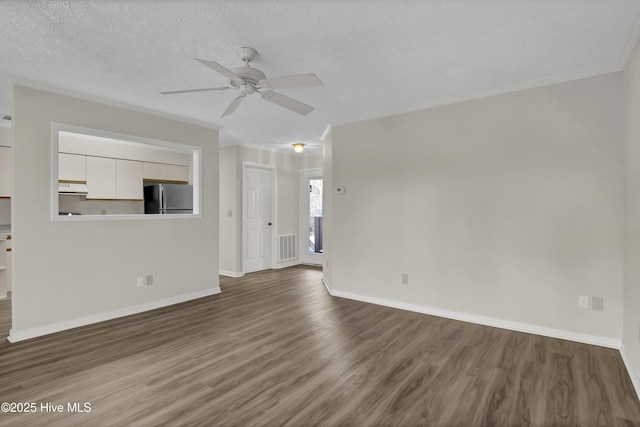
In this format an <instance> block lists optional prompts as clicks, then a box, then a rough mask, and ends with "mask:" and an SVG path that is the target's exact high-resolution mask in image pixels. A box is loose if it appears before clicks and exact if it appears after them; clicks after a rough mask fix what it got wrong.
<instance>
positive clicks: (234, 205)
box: [220, 145, 322, 274]
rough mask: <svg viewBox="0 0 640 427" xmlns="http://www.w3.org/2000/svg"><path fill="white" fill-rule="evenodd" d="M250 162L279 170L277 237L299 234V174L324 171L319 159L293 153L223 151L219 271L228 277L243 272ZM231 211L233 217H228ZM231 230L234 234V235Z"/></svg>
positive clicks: (242, 149) (251, 149)
mask: <svg viewBox="0 0 640 427" xmlns="http://www.w3.org/2000/svg"><path fill="white" fill-rule="evenodd" d="M243 162H250V163H254V164H260V165H265V166H275V168H276V188H277V190H276V194H277V201H276V211H277V218H276V221H275V223H274V225H275V230H276V236H277V235H280V234H296V235H298V234H299V229H300V226H299V224H300V218H299V215H300V170H301V169H313V168H321V167H322V157H321V156H320V155H300V154H295V153H293V150H292V152H291V153H287V152H282V151H274V150H267V149H261V148H254V147H248V146H242V145H238V146H233V147H224V148H221V150H220V179H221V181H220V185H221V189H220V215H221V216H220V218H221V222H220V228H221V229H222V228H223V227H224V228H225V230H224V231H221V233H220V253H221V259H220V269H221V271H223V272H225V273H232V274H240V273H241V272H242V246H241V242H242V236H241V227H242V218H241V215H242V163H243ZM234 174H235V176H234ZM229 209H232V210H233V217H228V216H226V215H227V212H228V210H229ZM230 230H233V231H234V232H235V233H234V234H232V233H231V231H230Z"/></svg>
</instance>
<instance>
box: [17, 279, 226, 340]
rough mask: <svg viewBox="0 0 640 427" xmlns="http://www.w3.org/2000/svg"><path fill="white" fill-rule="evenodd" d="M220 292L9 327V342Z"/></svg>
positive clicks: (207, 292)
mask: <svg viewBox="0 0 640 427" xmlns="http://www.w3.org/2000/svg"><path fill="white" fill-rule="evenodd" d="M219 293H220V288H219V287H215V288H212V289H205V290H203V291H197V292H191V293H188V294H184V295H178V296H175V297H171V298H165V299H161V300H158V301H152V302H148V303H144V304H138V305H133V306H130V307H124V308H119V309H117V310H112V311H106V312H103V313H98V314H92V315H89V316H84V317H78V318H76V319H70V320H65V321H63V322H57V323H52V324H50V325H46V326H38V327H36V328H29V329H25V330H22V331H16V330H15V329H11V330H10V331H9V337H8V338H7V340H8V341H9V342H12V343H14V342H18V341H24V340H28V339H31V338H36V337H40V336H43V335H49V334H53V333H56V332H61V331H66V330H68V329H73V328H79V327H81V326H87V325H91V324H94V323H99V322H104V321H106V320H111V319H116V318H118V317H124V316H130V315H132V314H138V313H142V312H145V311H149V310H155V309H156V308H162V307H166V306H169V305H174V304H179V303H181V302H185V301H190V300H194V299H198V298H202V297H208V296H211V295H216V294H219Z"/></svg>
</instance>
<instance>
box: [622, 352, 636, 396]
mask: <svg viewBox="0 0 640 427" xmlns="http://www.w3.org/2000/svg"><path fill="white" fill-rule="evenodd" d="M620 356H621V357H622V361H623V362H624V366H625V367H626V368H627V373H628V374H629V378H631V383H632V384H633V388H635V389H636V398H638V399H640V376H639V375H638V372H637V371H636V370H635V367H634V366H633V363H631V359H629V356H627V349H626V347H625V346H624V345H622V346H620Z"/></svg>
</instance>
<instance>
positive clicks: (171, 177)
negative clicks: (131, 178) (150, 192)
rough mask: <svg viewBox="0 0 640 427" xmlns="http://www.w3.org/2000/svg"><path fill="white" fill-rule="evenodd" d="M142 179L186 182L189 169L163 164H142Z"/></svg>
mask: <svg viewBox="0 0 640 427" xmlns="http://www.w3.org/2000/svg"><path fill="white" fill-rule="evenodd" d="M143 177H144V179H145V180H147V181H159V182H185V183H186V182H188V181H189V167H188V166H181V165H170V164H164V163H154V162H144V165H143Z"/></svg>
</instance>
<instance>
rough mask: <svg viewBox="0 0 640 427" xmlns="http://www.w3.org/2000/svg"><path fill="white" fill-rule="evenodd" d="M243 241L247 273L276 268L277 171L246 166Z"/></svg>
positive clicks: (245, 270)
mask: <svg viewBox="0 0 640 427" xmlns="http://www.w3.org/2000/svg"><path fill="white" fill-rule="evenodd" d="M243 169H244V177H243V184H244V185H243V187H244V188H243V207H242V211H243V220H244V221H243V223H244V227H243V239H242V240H243V242H242V243H243V244H242V247H243V249H242V251H243V257H244V272H245V273H251V272H253V271H260V270H266V269H269V268H272V256H273V254H272V247H273V245H272V238H273V233H272V230H273V190H274V189H273V177H274V170H273V169H271V168H262V167H257V166H248V165H245V166H244V168H243Z"/></svg>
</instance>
